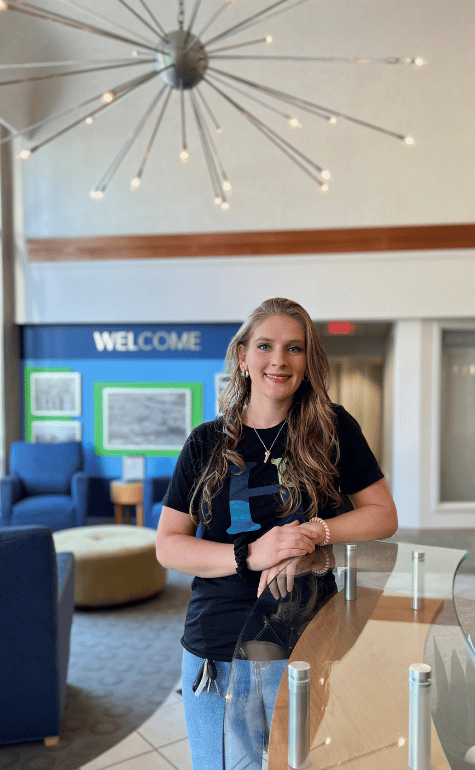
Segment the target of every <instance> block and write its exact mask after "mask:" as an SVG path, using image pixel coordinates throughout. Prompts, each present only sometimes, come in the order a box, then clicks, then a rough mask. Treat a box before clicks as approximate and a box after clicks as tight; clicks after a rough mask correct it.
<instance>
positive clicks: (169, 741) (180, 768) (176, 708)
mask: <svg viewBox="0 0 475 770" xmlns="http://www.w3.org/2000/svg"><path fill="white" fill-rule="evenodd" d="M398 536H399V537H398ZM394 539H395V540H397V539H399V540H403V541H406V542H413V543H417V542H419V543H427V544H431V545H444V546H446V547H452V548H462V547H466V548H468V549H470V547H472V553H475V531H474V530H470V531H460V532H456V533H450V532H441V531H440V530H439V531H429V532H428V531H424V532H418V531H417V530H402V531H401V530H399V531H398V533H397V534H396V536H395V537H394ZM459 580H460V582H459V584H458V591H456V593H457V595H459V596H460V595H462V596H466V597H469V598H470V599H471V600H474V599H475V578H474V576H473V575H463V576H460V578H459ZM179 688H180V683H179V682H178V683H177V685H176V686H175V687H174V688H173V690H172V691H171V693H170V695H169V696H168V698H167V699H166V701H165V702H164V703H163V704H162V705H161V706H160V708H159V709H157V711H156V712H155V713H154V714H153V715H152V716H151V717H150V718H149V719H147V720H146V721H145V722H144V723H143V724H142V725H141V726H140V727H139V728H138V729H137V730H136V731H135V732H133V733H131V735H129V736H127V738H125V739H124V740H123V741H121V742H120V743H118V744H117V745H116V746H113V747H112V748H111V749H109V751H106V752H105V753H104V754H101V756H99V757H97V758H96V759H94V760H92V761H91V762H88V763H87V764H85V765H82V767H81V768H80V769H79V770H192V765H191V757H190V751H189V746H188V739H187V736H186V727H185V717H184V713H183V705H182V699H181V695H179V694H178V692H177V690H178V689H179Z"/></svg>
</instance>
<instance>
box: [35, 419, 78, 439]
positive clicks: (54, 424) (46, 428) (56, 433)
mask: <svg viewBox="0 0 475 770" xmlns="http://www.w3.org/2000/svg"><path fill="white" fill-rule="evenodd" d="M81 429H82V425H81V423H80V422H78V421H77V420H32V423H31V441H32V442H33V443H34V444H60V443H63V442H65V441H81V438H82V430H81Z"/></svg>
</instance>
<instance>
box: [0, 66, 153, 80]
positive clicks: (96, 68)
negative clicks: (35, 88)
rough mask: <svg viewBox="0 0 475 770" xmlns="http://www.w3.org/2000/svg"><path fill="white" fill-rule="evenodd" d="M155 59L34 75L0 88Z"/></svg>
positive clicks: (116, 67) (117, 67)
mask: <svg viewBox="0 0 475 770" xmlns="http://www.w3.org/2000/svg"><path fill="white" fill-rule="evenodd" d="M154 61H155V60H154V59H148V60H147V61H146V62H144V61H143V60H142V61H135V60H134V59H133V60H131V61H130V62H127V63H126V64H105V65H103V66H102V67H87V68H85V69H80V70H67V71H66V72H50V73H49V74H48V75H33V76H32V77H30V78H16V79H15V80H2V81H0V86H12V85H16V84H18V83H34V82H37V81H41V80H50V79H52V78H62V77H66V76H67V75H84V74H85V73H88V72H101V71H103V70H113V69H119V68H121V67H133V66H134V65H136V64H150V63H152V62H154Z"/></svg>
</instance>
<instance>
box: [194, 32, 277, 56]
mask: <svg viewBox="0 0 475 770" xmlns="http://www.w3.org/2000/svg"><path fill="white" fill-rule="evenodd" d="M257 43H267V39H266V38H265V37H260V38H258V39H257V40H249V41H247V42H246V43H234V45H226V46H223V47H222V48H214V49H213V50H212V51H206V54H207V56H208V58H211V57H213V58H214V54H216V53H221V51H232V50H233V49H235V48H245V47H247V46H249V45H256V44H257ZM243 58H246V57H243Z"/></svg>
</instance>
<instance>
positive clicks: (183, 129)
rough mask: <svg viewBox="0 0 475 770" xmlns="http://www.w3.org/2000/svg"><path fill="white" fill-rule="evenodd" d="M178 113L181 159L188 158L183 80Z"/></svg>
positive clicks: (185, 159)
mask: <svg viewBox="0 0 475 770" xmlns="http://www.w3.org/2000/svg"><path fill="white" fill-rule="evenodd" d="M180 114H181V142H182V156H181V158H182V161H183V162H184V163H186V161H187V160H188V144H187V141H186V115H185V94H184V90H183V80H181V81H180Z"/></svg>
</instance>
